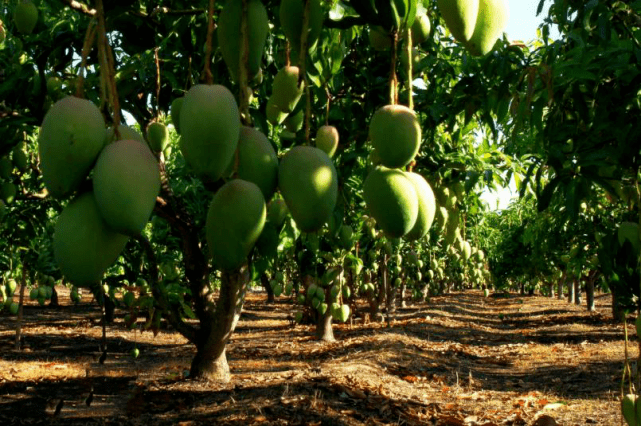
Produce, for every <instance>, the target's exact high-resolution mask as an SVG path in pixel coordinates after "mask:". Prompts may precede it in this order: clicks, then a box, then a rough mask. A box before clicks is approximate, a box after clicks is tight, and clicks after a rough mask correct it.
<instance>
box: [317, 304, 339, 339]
mask: <svg viewBox="0 0 641 426" xmlns="http://www.w3.org/2000/svg"><path fill="white" fill-rule="evenodd" d="M316 338H317V339H318V340H322V341H323V342H334V341H336V339H335V338H334V329H333V327H332V313H331V309H329V308H327V310H326V311H325V314H323V315H318V319H317V320H316Z"/></svg>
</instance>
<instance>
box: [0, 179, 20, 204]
mask: <svg viewBox="0 0 641 426" xmlns="http://www.w3.org/2000/svg"><path fill="white" fill-rule="evenodd" d="M17 192H18V190H17V189H16V186H15V185H14V184H12V183H11V182H4V183H3V184H2V185H0V198H1V199H2V200H4V202H5V203H6V204H11V203H13V200H14V199H15V198H16V194H17Z"/></svg>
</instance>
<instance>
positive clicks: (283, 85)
mask: <svg viewBox="0 0 641 426" xmlns="http://www.w3.org/2000/svg"><path fill="white" fill-rule="evenodd" d="M299 78H300V70H299V69H298V67H294V66H289V67H283V68H281V69H280V70H279V71H278V72H277V73H276V76H275V77H274V83H273V84H272V96H271V97H270V100H271V101H272V102H273V103H274V104H275V105H276V106H277V107H278V108H279V109H280V111H282V112H284V113H290V112H292V111H293V110H294V108H295V107H296V105H297V104H298V101H299V100H300V98H301V97H302V96H303V89H304V86H303V84H302V82H300V81H299ZM290 131H291V130H290Z"/></svg>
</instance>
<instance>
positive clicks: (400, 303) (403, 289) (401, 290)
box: [398, 279, 407, 308]
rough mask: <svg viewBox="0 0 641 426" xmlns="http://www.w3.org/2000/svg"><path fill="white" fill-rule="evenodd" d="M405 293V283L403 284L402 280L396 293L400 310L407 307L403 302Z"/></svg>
mask: <svg viewBox="0 0 641 426" xmlns="http://www.w3.org/2000/svg"><path fill="white" fill-rule="evenodd" d="M406 291H407V283H406V282H405V279H403V282H402V283H401V288H400V291H399V293H398V296H399V297H398V306H400V307H401V308H405V307H407V303H406V302H405V293H406Z"/></svg>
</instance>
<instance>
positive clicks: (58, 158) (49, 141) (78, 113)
mask: <svg viewBox="0 0 641 426" xmlns="http://www.w3.org/2000/svg"><path fill="white" fill-rule="evenodd" d="M104 141H105V122H104V120H103V118H102V114H101V113H100V110H99V109H98V107H97V106H96V105H94V104H93V103H92V102H90V101H88V100H86V99H79V98H76V97H73V96H67V97H65V98H62V99H61V100H59V101H58V102H56V103H55V104H53V106H52V107H51V108H50V109H49V111H47V114H45V117H44V120H43V122H42V127H41V130H40V136H39V143H38V152H39V155H40V166H41V169H42V177H43V180H44V184H45V187H46V188H47V190H48V191H49V193H50V194H51V195H52V196H53V197H55V198H62V197H66V196H68V195H71V193H72V192H74V191H75V190H76V189H77V188H78V187H79V186H80V184H81V183H82V182H83V181H84V180H85V179H86V177H87V175H88V174H89V172H90V170H91V168H92V167H93V165H94V162H95V161H96V158H97V157H98V155H99V154H100V151H101V150H102V148H103V146H104Z"/></svg>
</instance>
